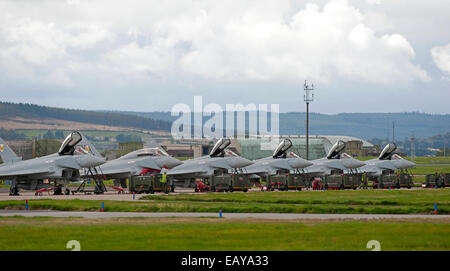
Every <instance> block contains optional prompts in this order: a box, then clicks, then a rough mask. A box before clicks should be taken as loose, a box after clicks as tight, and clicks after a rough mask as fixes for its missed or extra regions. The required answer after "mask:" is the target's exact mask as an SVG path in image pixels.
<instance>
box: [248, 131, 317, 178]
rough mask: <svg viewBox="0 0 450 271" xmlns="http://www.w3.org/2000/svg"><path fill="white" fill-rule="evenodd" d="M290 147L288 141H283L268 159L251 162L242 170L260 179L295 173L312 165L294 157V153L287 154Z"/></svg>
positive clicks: (289, 141) (290, 143)
mask: <svg viewBox="0 0 450 271" xmlns="http://www.w3.org/2000/svg"><path fill="white" fill-rule="evenodd" d="M291 147H292V141H291V140H290V139H287V138H286V139H284V140H283V141H282V142H281V143H280V144H279V145H278V147H277V148H276V149H275V151H274V152H273V155H272V156H270V157H266V158H262V159H258V160H255V161H253V164H252V165H250V166H247V167H245V168H244V172H245V173H249V174H256V175H258V176H261V177H266V176H268V175H275V174H277V172H279V171H287V172H288V173H289V172H290V171H295V170H298V169H302V168H305V167H307V166H311V165H313V163H311V162H309V161H307V160H305V159H303V158H301V157H299V156H296V155H295V154H294V153H287V151H288V150H289V148H291Z"/></svg>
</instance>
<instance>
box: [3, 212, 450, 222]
mask: <svg viewBox="0 0 450 271" xmlns="http://www.w3.org/2000/svg"><path fill="white" fill-rule="evenodd" d="M0 216H24V217H59V218H61V217H83V218H119V217H218V216H219V214H218V213H192V212H189V213H188V212H177V213H168V212H156V213H150V212H66V211H41V210H39V211H24V210H0ZM222 217H223V218H231V219H242V218H256V219H277V220H280V219H315V220H378V219H389V220H390V219H396V220H397V219H399V220H409V219H414V220H416V219H433V220H434V219H439V220H446V221H449V220H450V215H422V214H398V215H397V214H282V213H224V214H223V216H222Z"/></svg>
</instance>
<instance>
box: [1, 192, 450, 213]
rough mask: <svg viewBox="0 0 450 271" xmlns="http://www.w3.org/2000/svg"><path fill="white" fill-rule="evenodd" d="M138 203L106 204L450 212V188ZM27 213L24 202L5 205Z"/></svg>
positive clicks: (43, 202) (79, 207)
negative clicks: (435, 209)
mask: <svg viewBox="0 0 450 271" xmlns="http://www.w3.org/2000/svg"><path fill="white" fill-rule="evenodd" d="M144 199H147V200H149V201H143V200H135V201H104V204H105V211H106V212H111V211H115V212H218V210H223V212H225V213H227V212H228V213H322V214H323V213H332V214H333V213H336V214H344V213H347V214H431V213H433V212H434V203H435V202H437V203H438V212H439V213H440V214H450V189H426V190H425V189H423V190H367V191H318V192H317V191H301V192H267V193H262V192H249V193H228V194H225V193H205V194H176V195H174V194H172V195H171V194H169V195H157V196H145V197H144ZM28 202H29V206H30V208H31V209H33V210H60V211H98V210H99V208H100V206H101V202H102V201H100V200H49V199H36V200H29V201H28ZM0 209H24V201H17V200H9V201H0Z"/></svg>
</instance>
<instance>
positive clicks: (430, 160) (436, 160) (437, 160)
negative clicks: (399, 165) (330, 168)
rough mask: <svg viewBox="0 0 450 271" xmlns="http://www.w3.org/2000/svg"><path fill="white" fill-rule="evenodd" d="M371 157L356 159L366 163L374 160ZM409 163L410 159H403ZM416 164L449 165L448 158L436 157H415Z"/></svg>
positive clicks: (449, 159)
mask: <svg viewBox="0 0 450 271" xmlns="http://www.w3.org/2000/svg"><path fill="white" fill-rule="evenodd" d="M374 158H376V157H373V156H358V157H357V159H358V160H361V161H366V160H370V159H374ZM403 158H405V159H407V160H409V161H412V159H411V157H403ZM414 162H415V163H417V164H450V156H436V157H422V156H420V157H417V156H416V158H415V159H414Z"/></svg>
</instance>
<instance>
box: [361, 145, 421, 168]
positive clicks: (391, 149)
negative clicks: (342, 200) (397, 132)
mask: <svg viewBox="0 0 450 271" xmlns="http://www.w3.org/2000/svg"><path fill="white" fill-rule="evenodd" d="M396 150H397V146H396V145H395V144H394V143H389V144H387V145H386V146H385V147H384V148H383V150H382V151H381V153H380V155H379V156H378V158H375V159H371V160H368V161H365V163H366V165H365V166H363V167H361V168H360V171H362V172H365V173H366V174H367V175H369V176H380V175H381V174H383V172H393V171H395V170H398V169H409V168H413V167H415V166H416V164H415V163H413V162H410V161H408V160H406V159H403V158H402V157H400V155H398V154H396V153H395V151H396Z"/></svg>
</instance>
